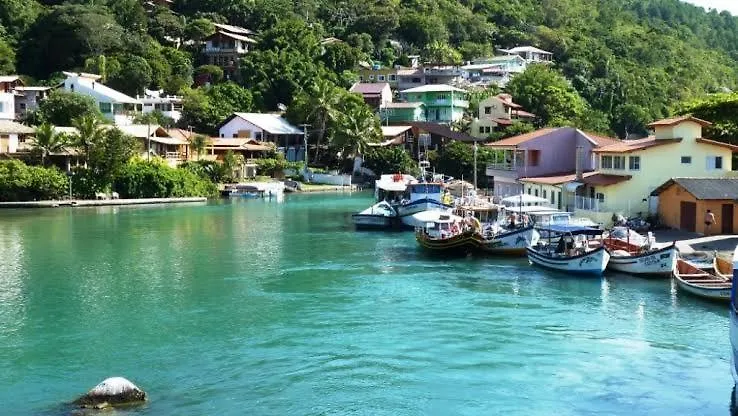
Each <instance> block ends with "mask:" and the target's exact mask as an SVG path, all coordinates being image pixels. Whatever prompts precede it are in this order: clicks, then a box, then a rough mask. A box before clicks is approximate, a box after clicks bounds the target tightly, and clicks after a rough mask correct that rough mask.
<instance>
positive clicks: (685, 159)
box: [679, 156, 692, 165]
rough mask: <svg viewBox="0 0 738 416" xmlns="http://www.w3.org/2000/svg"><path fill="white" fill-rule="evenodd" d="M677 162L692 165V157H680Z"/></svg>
mask: <svg viewBox="0 0 738 416" xmlns="http://www.w3.org/2000/svg"><path fill="white" fill-rule="evenodd" d="M679 161H680V162H681V164H682V165H691V164H692V156H682V157H681V158H680V159H679Z"/></svg>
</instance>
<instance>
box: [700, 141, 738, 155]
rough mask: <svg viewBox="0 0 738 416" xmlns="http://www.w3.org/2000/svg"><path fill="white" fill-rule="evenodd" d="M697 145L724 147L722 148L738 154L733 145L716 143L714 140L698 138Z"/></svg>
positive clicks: (737, 148)
mask: <svg viewBox="0 0 738 416" xmlns="http://www.w3.org/2000/svg"><path fill="white" fill-rule="evenodd" d="M697 143H702V144H709V145H712V146H719V147H724V148H726V149H730V150H732V151H734V152H738V146H736V145H734V144H730V143H723V142H718V141H715V140H710V139H703V138H698V139H697Z"/></svg>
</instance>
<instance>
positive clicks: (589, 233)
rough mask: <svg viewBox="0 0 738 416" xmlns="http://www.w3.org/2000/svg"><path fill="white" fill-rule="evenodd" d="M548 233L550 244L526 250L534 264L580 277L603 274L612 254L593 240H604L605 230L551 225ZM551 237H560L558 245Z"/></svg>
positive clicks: (541, 244)
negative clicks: (602, 238) (592, 240)
mask: <svg viewBox="0 0 738 416" xmlns="http://www.w3.org/2000/svg"><path fill="white" fill-rule="evenodd" d="M547 230H548V231H549V233H550V234H549V235H550V236H549V241H548V243H543V242H539V244H537V245H535V246H530V247H528V248H527V249H526V251H527V253H528V260H529V261H530V262H531V263H532V264H534V265H536V266H540V267H544V268H547V269H552V270H558V271H562V272H566V273H571V274H577V275H593V276H601V275H602V273H603V272H604V271H605V268H607V263H608V262H609V261H610V253H608V252H607V249H605V246H604V245H602V242H601V241H597V242H595V243H594V244H592V242H591V241H590V238H594V237H601V236H602V233H603V230H600V229H597V228H592V227H582V226H576V225H566V224H559V225H551V226H550V227H548V228H547ZM552 235H556V236H557V237H556V239H557V240H558V241H557V242H556V243H555V244H554V243H552V242H551V239H552V238H553V237H552Z"/></svg>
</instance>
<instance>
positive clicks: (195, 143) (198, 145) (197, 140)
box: [190, 134, 210, 160]
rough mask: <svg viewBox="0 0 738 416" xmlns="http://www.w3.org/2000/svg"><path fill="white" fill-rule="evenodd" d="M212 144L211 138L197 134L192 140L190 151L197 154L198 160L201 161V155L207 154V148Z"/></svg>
mask: <svg viewBox="0 0 738 416" xmlns="http://www.w3.org/2000/svg"><path fill="white" fill-rule="evenodd" d="M209 144H210V138H209V137H207V136H204V135H202V134H196V135H194V136H192V138H190V149H192V151H194V152H195V153H197V160H200V155H202V154H203V153H204V152H205V148H206V147H208V145H209Z"/></svg>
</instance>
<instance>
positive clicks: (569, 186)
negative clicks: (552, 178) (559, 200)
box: [564, 182, 584, 193]
mask: <svg viewBox="0 0 738 416" xmlns="http://www.w3.org/2000/svg"><path fill="white" fill-rule="evenodd" d="M582 185H584V184H583V183H581V182H569V183H565V184H564V192H572V193H574V192H576V191H577V188H579V187H580V186H582Z"/></svg>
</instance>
